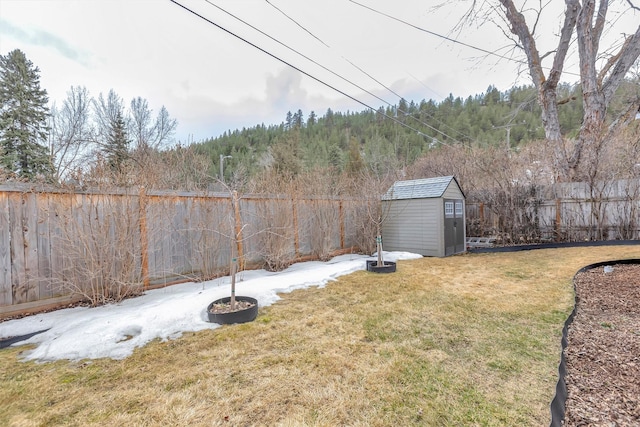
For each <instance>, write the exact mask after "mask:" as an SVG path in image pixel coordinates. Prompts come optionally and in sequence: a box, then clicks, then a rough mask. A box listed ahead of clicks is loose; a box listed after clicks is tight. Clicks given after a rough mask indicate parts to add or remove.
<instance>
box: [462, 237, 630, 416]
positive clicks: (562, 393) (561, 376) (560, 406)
mask: <svg viewBox="0 0 640 427" xmlns="http://www.w3.org/2000/svg"><path fill="white" fill-rule="evenodd" d="M627 245H640V240H599V241H587V242H560V243H540V244H533V245H518V246H501V247H497V248H473V249H469V250H468V252H469V253H492V252H519V251H530V250H535V249H559V248H576V247H588V246H627ZM616 264H640V258H630V259H621V260H610V261H601V262H596V263H594V264H589V265H586V266H584V267H582V268H581V269H580V270H578V271H577V272H576V273H575V274H574V275H573V279H572V283H573V292H574V295H576V292H575V291H576V285H575V279H576V276H577V275H578V274H580V273H584V272H585V271H587V270H591V269H593V268H598V267H604V266H605V265H616ZM577 307H578V297H577V296H576V297H575V298H574V303H573V310H571V314H570V315H569V317H568V318H567V320H566V321H565V322H564V327H563V328H562V341H561V345H562V350H561V353H560V364H559V365H558V383H557V384H556V394H555V396H554V397H553V400H552V401H551V405H550V407H549V409H550V411H551V424H550V425H549V427H562V422H563V421H564V415H565V405H566V402H567V384H566V382H565V376H566V375H567V363H566V360H565V357H564V350H565V349H566V348H567V345H568V344H569V342H568V341H567V335H568V332H569V326H570V325H571V323H573V319H574V317H575V316H576V310H577Z"/></svg>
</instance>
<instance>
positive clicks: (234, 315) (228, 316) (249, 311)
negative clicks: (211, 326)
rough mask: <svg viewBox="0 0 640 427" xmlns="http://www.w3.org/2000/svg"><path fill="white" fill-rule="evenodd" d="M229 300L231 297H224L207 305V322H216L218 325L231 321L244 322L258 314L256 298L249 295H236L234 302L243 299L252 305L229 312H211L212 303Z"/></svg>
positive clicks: (253, 318)
mask: <svg viewBox="0 0 640 427" xmlns="http://www.w3.org/2000/svg"><path fill="white" fill-rule="evenodd" d="M229 301H231V297H224V298H220V299H217V300H215V301H213V302H212V303H211V304H209V306H208V307H207V316H209V322H211V323H218V324H220V325H230V324H232V323H246V322H252V321H254V320H255V318H256V317H257V316H258V300H257V299H255V298H251V297H238V296H237V297H236V302H238V301H245V302H249V303H252V304H253V305H252V306H251V307H249V308H245V309H243V310H238V311H232V312H230V313H212V312H211V307H213V305H214V304H226V303H229Z"/></svg>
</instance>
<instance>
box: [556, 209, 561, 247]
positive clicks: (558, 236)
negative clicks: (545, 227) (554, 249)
mask: <svg viewBox="0 0 640 427" xmlns="http://www.w3.org/2000/svg"><path fill="white" fill-rule="evenodd" d="M561 210H562V201H561V200H560V199H556V241H559V240H560V223H561V222H562V215H561V213H560V211H561Z"/></svg>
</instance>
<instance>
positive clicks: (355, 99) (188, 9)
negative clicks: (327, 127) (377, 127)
mask: <svg viewBox="0 0 640 427" xmlns="http://www.w3.org/2000/svg"><path fill="white" fill-rule="evenodd" d="M169 1H171V2H172V3H174V4H176V5H177V6H180V7H181V8H183V9H184V10H186V11H188V12H189V13H191V14H193V15H194V16H197V17H198V18H200V19H202V20H204V21H205V22H207V23H209V24H211V25H213V26H215V27H217V28H219V29H221V30H222V31H224V32H226V33H227V34H229V35H231V36H233V37H235V38H237V39H239V40H241V41H243V42H244V43H246V44H248V45H250V46H251V47H253V48H255V49H258V50H259V51H261V52H263V53H265V54H266V55H268V56H270V57H272V58H274V59H276V60H277V61H280V62H282V63H283V64H285V65H287V66H289V67H291V68H293V69H294V70H296V71H298V72H300V73H302V74H304V75H305V76H307V77H309V78H311V79H313V80H315V81H317V82H318V83H321V84H323V85H325V86H327V87H328V88H330V89H333V90H335V91H336V92H338V93H340V94H341V95H343V96H345V97H347V98H349V99H351V100H352V101H355V102H357V103H358V104H360V105H363V106H364V107H366V108H368V109H370V110H371V111H374V112H378V111H377V110H376V109H374V108H373V107H372V106H370V105H368V104H366V103H365V102H363V101H361V100H359V99H357V98H356V97H354V96H352V95H349V94H348V93H346V92H344V91H342V90H340V89H338V88H336V87H335V86H332V85H330V84H329V83H327V82H325V81H323V80H321V79H319V78H318V77H315V76H313V75H311V74H310V73H308V72H306V71H304V70H302V69H300V68H299V67H296V66H295V65H293V64H291V63H290V62H287V61H285V60H284V59H282V58H280V57H278V56H276V55H275V54H273V53H271V52H269V51H267V50H266V49H264V48H262V47H260V46H258V45H256V44H255V43H253V42H250V41H249V40H247V39H245V38H243V37H241V36H239V35H238V34H236V33H234V32H232V31H231V30H229V29H227V28H225V27H223V26H222V25H220V24H217V23H215V22H214V21H212V20H211V19H209V18H207V17H205V16H203V15H201V14H199V13H198V12H196V11H194V10H192V9H190V8H189V7H187V6H185V5H183V4H181V3H180V2H178V1H176V0H169ZM205 1H206V2H207V3H209V4H210V5H212V6H214V7H216V8H218V9H219V10H221V11H223V12H225V13H227V14H228V15H230V16H232V17H234V18H235V19H237V20H239V21H240V22H242V23H244V24H245V25H248V26H250V27H251V28H253V29H254V30H255V31H258V32H260V33H261V34H263V35H265V36H266V37H269V38H270V39H272V40H273V41H275V42H277V43H279V44H281V45H282V46H284V47H286V48H288V49H290V50H292V51H294V52H295V53H297V54H298V55H300V56H302V57H304V58H305V59H307V60H309V61H310V62H313V63H314V64H316V65H318V66H320V67H322V68H323V69H325V70H327V71H329V72H331V73H332V74H334V75H336V76H337V77H340V78H342V79H343V80H345V81H347V82H348V83H350V84H352V85H354V86H355V87H357V88H359V89H361V90H363V91H364V92H366V93H368V94H370V95H371V96H373V97H375V98H377V99H379V100H380V101H382V102H384V103H386V104H388V105H391V104H390V103H389V102H387V101H385V100H384V99H382V98H380V97H378V96H376V95H374V94H373V93H371V92H369V91H367V90H366V89H364V88H361V87H360V86H358V85H356V84H355V83H353V82H351V81H349V80H347V79H345V78H344V77H342V76H340V75H338V74H336V73H335V72H333V71H331V70H329V69H328V68H326V67H324V66H323V65H321V64H319V63H317V62H316V61H314V60H312V59H310V58H308V57H306V56H305V55H303V54H301V53H300V52H298V51H296V50H294V49H292V48H290V47H288V46H287V45H285V44H283V43H282V42H280V41H278V40H276V39H275V38H273V37H271V36H270V35H268V34H266V33H264V32H263V31H261V30H259V29H257V28H255V27H254V26H252V25H251V24H249V23H247V22H245V21H243V20H242V19H240V18H238V17H236V16H235V15H233V14H231V13H229V12H227V11H226V10H224V9H222V8H221V7H219V6H217V5H215V4H213V3H211V2H210V1H209V0H205ZM378 113H379V112H378ZM380 114H382V115H383V116H384V117H386V118H388V119H390V120H392V121H394V122H395V123H398V124H400V125H401V126H404V127H405V128H407V129H410V130H412V131H414V132H416V133H417V134H418V135H425V134H424V133H423V132H421V131H419V130H418V129H415V128H413V127H412V126H409V125H407V124H406V123H403V122H401V121H400V120H398V119H397V118H395V117H391V116H389V115H388V114H386V113H380ZM425 126H428V127H430V128H431V129H433V130H435V131H437V132H439V133H441V134H442V135H443V136H445V137H447V138H451V139H453V140H454V141H456V142H458V143H460V141H457V140H456V139H455V138H453V137H451V136H449V135H446V134H445V133H443V132H441V131H439V130H437V129H435V128H433V127H431V126H429V125H427V124H425Z"/></svg>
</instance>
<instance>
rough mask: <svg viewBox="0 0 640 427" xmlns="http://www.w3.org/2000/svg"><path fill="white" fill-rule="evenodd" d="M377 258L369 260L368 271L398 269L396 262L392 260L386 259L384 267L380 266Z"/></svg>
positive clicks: (388, 271)
mask: <svg viewBox="0 0 640 427" xmlns="http://www.w3.org/2000/svg"><path fill="white" fill-rule="evenodd" d="M377 264H378V260H377V259H368V260H367V271H370V272H372V273H393V272H395V271H396V263H395V262H392V261H384V262H383V264H384V265H383V266H382V267H378V265H377Z"/></svg>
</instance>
